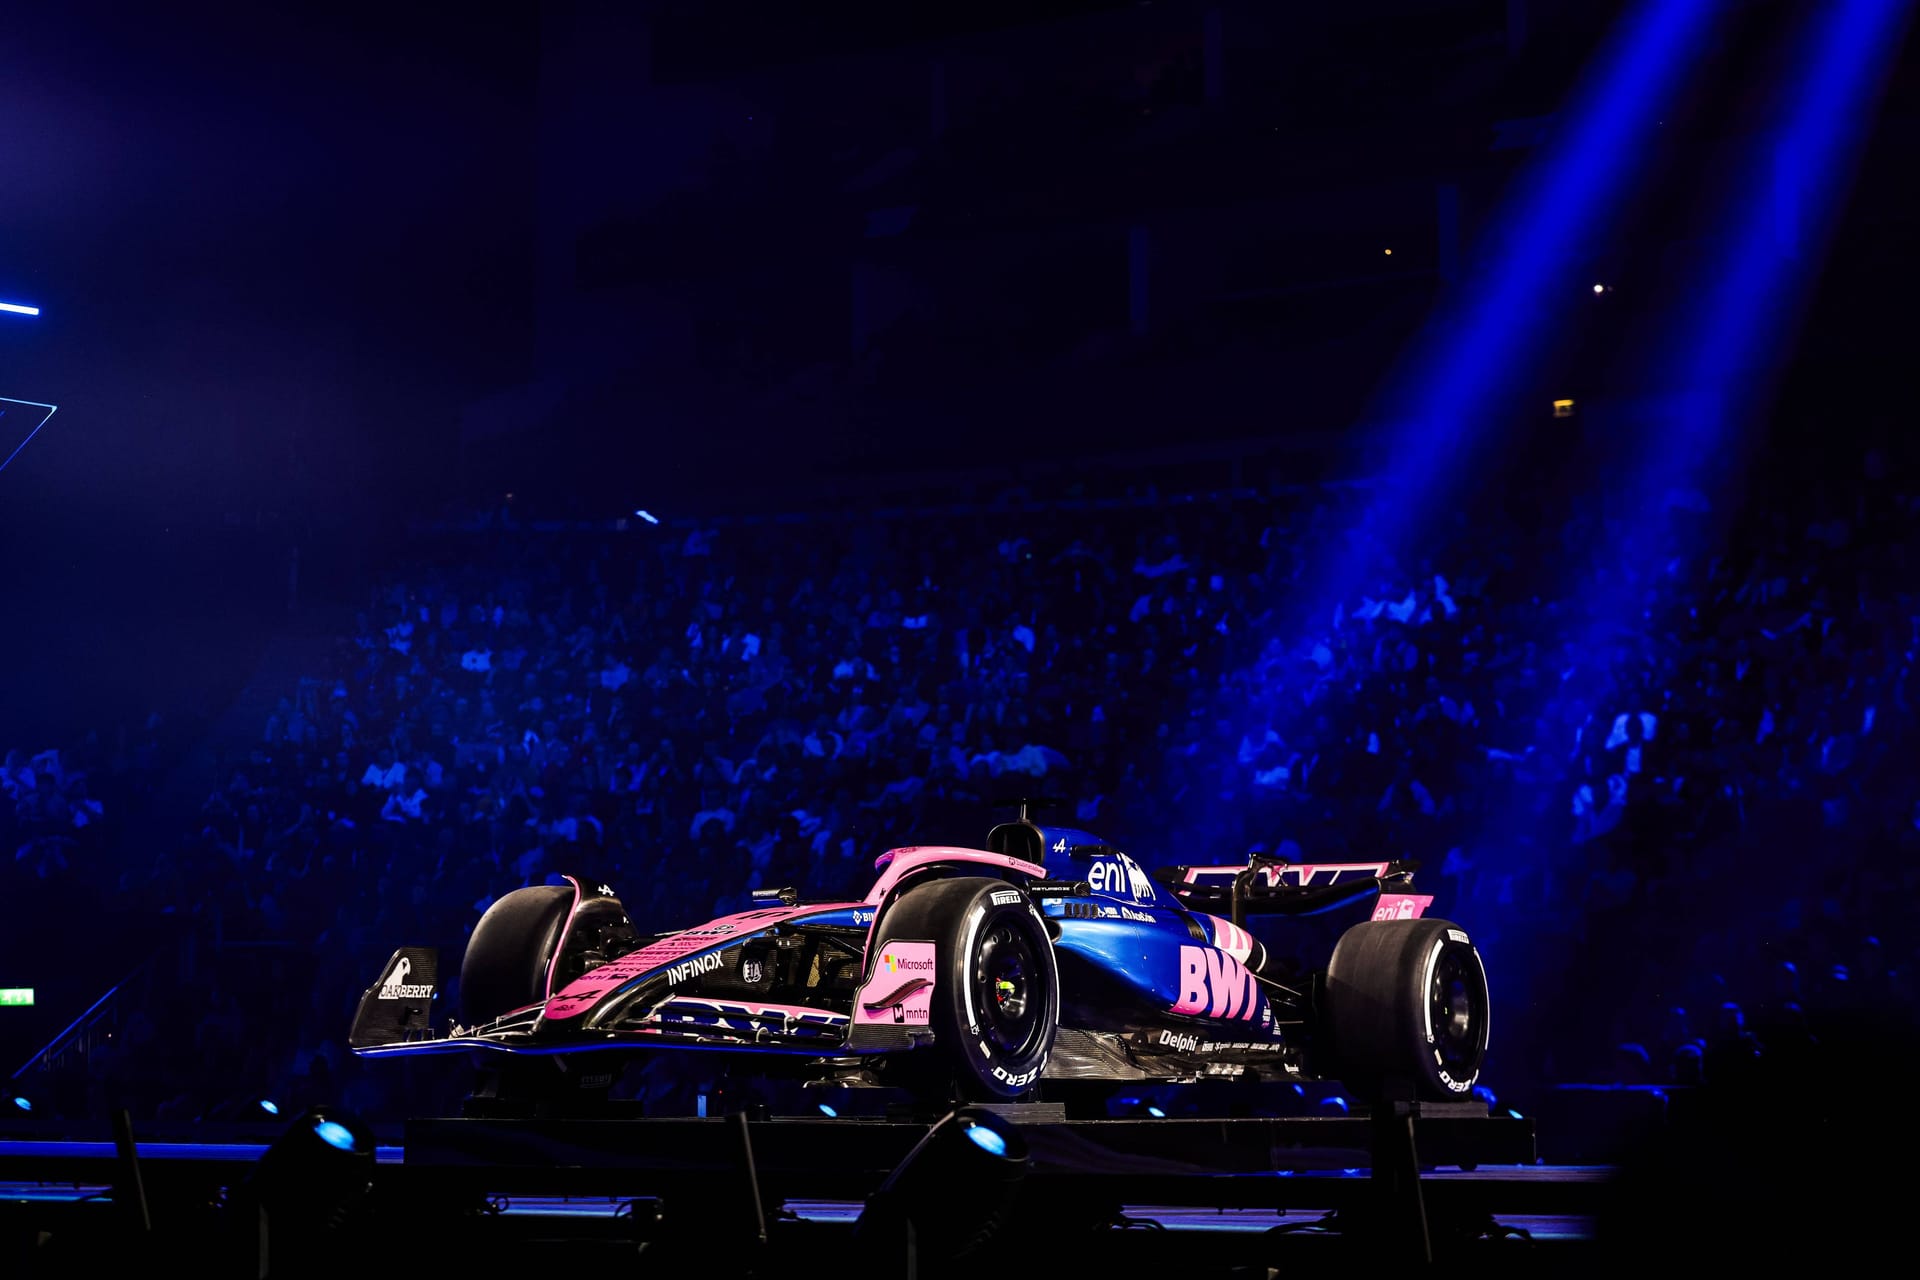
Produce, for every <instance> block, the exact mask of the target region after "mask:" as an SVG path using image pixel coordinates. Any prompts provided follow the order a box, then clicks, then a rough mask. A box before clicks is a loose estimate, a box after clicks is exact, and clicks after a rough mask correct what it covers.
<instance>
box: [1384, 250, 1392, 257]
mask: <svg viewBox="0 0 1920 1280" xmlns="http://www.w3.org/2000/svg"><path fill="white" fill-rule="evenodd" d="M1382 252H1384V253H1385V254H1386V255H1387V256H1388V257H1389V258H1391V257H1392V256H1393V250H1391V249H1385V250H1382Z"/></svg>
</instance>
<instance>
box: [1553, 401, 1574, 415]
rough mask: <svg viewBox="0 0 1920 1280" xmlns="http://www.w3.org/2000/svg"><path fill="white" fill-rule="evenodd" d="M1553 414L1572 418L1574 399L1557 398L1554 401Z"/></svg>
mask: <svg viewBox="0 0 1920 1280" xmlns="http://www.w3.org/2000/svg"><path fill="white" fill-rule="evenodd" d="M1553 416H1554V417H1556V418H1571V417H1572V416H1573V401H1571V400H1555V401H1554V402H1553Z"/></svg>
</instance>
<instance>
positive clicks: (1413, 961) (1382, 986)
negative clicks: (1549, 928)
mask: <svg viewBox="0 0 1920 1280" xmlns="http://www.w3.org/2000/svg"><path fill="white" fill-rule="evenodd" d="M1326 1000H1327V1025H1328V1031H1329V1033H1330V1035H1331V1038H1332V1042H1333V1050H1334V1055H1335V1063H1334V1065H1335V1067H1336V1070H1335V1071H1334V1072H1333V1074H1334V1075H1335V1076H1337V1077H1338V1079H1339V1080H1340V1082H1341V1083H1342V1084H1344V1085H1346V1086H1347V1088H1348V1089H1349V1090H1350V1091H1352V1092H1353V1093H1354V1094H1355V1095H1357V1096H1358V1097H1359V1098H1360V1100H1362V1101H1366V1102H1394V1101H1421V1100H1424V1101H1442V1102H1445V1101H1454V1102H1458V1101H1465V1100H1468V1099H1470V1098H1471V1097H1472V1096H1473V1086H1474V1084H1475V1082H1476V1081H1478V1080H1479V1079H1480V1067H1481V1064H1482V1063H1483V1062H1484V1061H1485V1059H1486V1054H1487V1030H1488V1010H1489V1001H1488V995H1487V972H1486V967H1485V966H1484V965H1483V964H1482V963H1481V961H1480V953H1479V952H1478V951H1477V950H1475V948H1474V945H1473V943H1472V941H1471V940H1470V939H1469V938H1468V937H1467V934H1466V931H1465V930H1464V929H1462V928H1460V926H1459V925H1456V924H1454V923H1453V922H1452V921H1449V920H1370V921H1367V922H1365V923H1362V924H1357V925H1355V926H1353V927H1352V928H1351V929H1349V930H1347V931H1346V932H1345V933H1344V934H1342V935H1341V936H1340V941H1339V943H1338V945H1336V946H1335V947H1334V949H1333V960H1332V962H1331V963H1330V964H1329V965H1328V966H1327V984H1326Z"/></svg>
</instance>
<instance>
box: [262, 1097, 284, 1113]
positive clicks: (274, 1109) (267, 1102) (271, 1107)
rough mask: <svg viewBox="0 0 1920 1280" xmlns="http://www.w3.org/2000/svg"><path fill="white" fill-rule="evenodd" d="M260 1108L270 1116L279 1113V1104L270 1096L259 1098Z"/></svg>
mask: <svg viewBox="0 0 1920 1280" xmlns="http://www.w3.org/2000/svg"><path fill="white" fill-rule="evenodd" d="M260 1109H261V1110H262V1111H264V1112H266V1113H267V1114H268V1115H270V1116H277V1115H279V1114H280V1104H279V1103H277V1102H275V1101H273V1100H272V1099H271V1098H262V1099H260Z"/></svg>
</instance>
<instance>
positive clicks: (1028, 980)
mask: <svg viewBox="0 0 1920 1280" xmlns="http://www.w3.org/2000/svg"><path fill="white" fill-rule="evenodd" d="M974 954H975V957H976V958H975V960H974V965H973V985H974V1003H975V1005H976V1007H977V1008H979V1009H980V1035H981V1037H982V1038H983V1039H985V1040H986V1042H987V1044H988V1045H989V1046H990V1047H992V1048H993V1049H994V1050H995V1051H996V1052H1000V1053H1007V1054H1011V1055H1014V1056H1019V1055H1021V1054H1023V1053H1025V1052H1026V1051H1027V1050H1028V1049H1030V1048H1031V1047H1032V1045H1033V1041H1034V1039H1035V1037H1036V1036H1038V1035H1039V1032H1040V1021H1041V1018H1042V1017H1043V1016H1044V1014H1045V1010H1044V1008H1043V1007H1042V1006H1043V1005H1044V1004H1045V1003H1046V986H1045V982H1046V980H1045V979H1044V978H1043V977H1042V976H1041V970H1040V963H1039V957H1038V955H1037V954H1036V953H1035V951H1034V949H1033V944H1032V942H1031V941H1030V940H1029V939H1028V938H1027V936H1026V934H1025V931H1024V930H1022V929H1020V928H1019V927H1018V926H1017V924H1016V922H1014V921H1012V920H1005V919H1003V920H1000V921H997V922H995V923H992V924H989V925H988V926H987V927H986V932H985V933H984V934H983V935H982V936H981V939H980V946H979V949H978V950H977V951H976V952H975V953H974Z"/></svg>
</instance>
